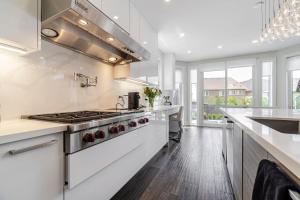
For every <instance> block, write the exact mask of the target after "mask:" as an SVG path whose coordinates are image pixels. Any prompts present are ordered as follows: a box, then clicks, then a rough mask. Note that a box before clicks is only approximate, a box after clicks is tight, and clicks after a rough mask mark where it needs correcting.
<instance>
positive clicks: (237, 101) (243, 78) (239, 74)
mask: <svg viewBox="0 0 300 200" xmlns="http://www.w3.org/2000/svg"><path fill="white" fill-rule="evenodd" d="M252 84H253V81H252V66H247V67H236V68H228V70H227V94H228V96H227V105H228V106H251V105H252V99H253V97H252V96H253V94H252Z"/></svg>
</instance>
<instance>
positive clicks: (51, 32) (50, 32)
mask: <svg viewBox="0 0 300 200" xmlns="http://www.w3.org/2000/svg"><path fill="white" fill-rule="evenodd" d="M42 34H43V35H44V36H46V37H50V38H55V37H57V36H58V32H57V31H56V30H53V29H51V28H44V29H42Z"/></svg>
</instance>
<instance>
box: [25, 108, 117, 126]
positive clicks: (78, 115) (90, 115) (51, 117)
mask: <svg viewBox="0 0 300 200" xmlns="http://www.w3.org/2000/svg"><path fill="white" fill-rule="evenodd" d="M119 115H121V112H99V111H79V112H65V113H53V114H43V115H31V116H28V119H38V120H44V121H53V122H62V123H71V124H73V123H80V122H85V121H91V120H98V119H105V118H110V117H116V116H119Z"/></svg>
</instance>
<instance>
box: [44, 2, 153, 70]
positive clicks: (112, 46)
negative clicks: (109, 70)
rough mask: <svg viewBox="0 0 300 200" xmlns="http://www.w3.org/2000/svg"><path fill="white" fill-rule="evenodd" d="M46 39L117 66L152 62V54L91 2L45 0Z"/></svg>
mask: <svg viewBox="0 0 300 200" xmlns="http://www.w3.org/2000/svg"><path fill="white" fill-rule="evenodd" d="M42 36H43V39H45V40H47V41H49V42H53V43H55V44H58V45H61V46H63V47H66V48H69V49H71V50H74V51H77V52H80V53H82V54H85V55H87V56H89V57H92V58H95V59H98V60H101V61H103V62H106V63H109V64H112V65H117V64H128V63H131V62H138V61H144V60H149V59H150V53H149V52H148V51H147V50H146V49H145V48H143V47H142V46H141V45H140V44H139V43H137V42H136V41H135V40H133V39H132V38H131V37H130V36H129V34H128V33H127V32H126V31H125V30H123V29H122V28H121V27H120V26H118V25H117V24H116V23H115V22H113V21H112V20H111V19H110V18H109V17H108V16H106V15H105V14H104V13H103V12H101V11H100V10H99V9H97V8H96V7H95V6H93V5H92V4H91V3H90V2H89V1H88V0H43V1H42Z"/></svg>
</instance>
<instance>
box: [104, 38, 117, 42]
mask: <svg viewBox="0 0 300 200" xmlns="http://www.w3.org/2000/svg"><path fill="white" fill-rule="evenodd" d="M106 40H107V41H108V42H113V41H114V40H115V39H114V38H112V37H108V38H106Z"/></svg>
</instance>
